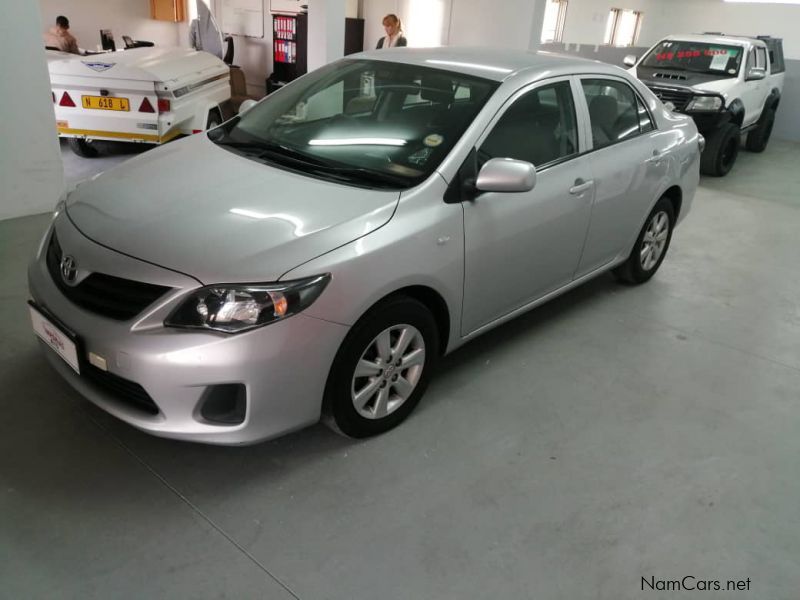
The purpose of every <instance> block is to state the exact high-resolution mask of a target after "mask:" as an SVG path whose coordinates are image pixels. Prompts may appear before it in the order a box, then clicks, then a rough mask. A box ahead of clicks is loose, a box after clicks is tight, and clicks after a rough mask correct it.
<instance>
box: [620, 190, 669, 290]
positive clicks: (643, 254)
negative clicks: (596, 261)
mask: <svg viewBox="0 0 800 600" xmlns="http://www.w3.org/2000/svg"><path fill="white" fill-rule="evenodd" d="M674 227H675V208H674V207H673V206H672V202H671V201H670V199H669V198H667V197H666V196H661V198H660V199H659V200H658V202H656V205H655V206H654V207H653V210H651V211H650V214H649V215H647V219H646V220H645V222H644V225H643V226H642V230H641V231H640V232H639V237H637V238H636V243H635V244H634V245H633V250H631V253H630V256H628V260H626V261H625V262H624V263H622V264H621V265H620V266H618V267H617V268H616V269H614V275H616V277H617V279H618V280H619V281H621V282H623V283H629V284H639V283H644V282H645V281H647V280H649V279H650V278H651V277H652V276H653V275H655V273H656V271H658V268H659V267H660V266H661V263H662V262H664V257H665V256H666V255H667V250H669V243H670V241H671V240H672V230H673V228H674Z"/></svg>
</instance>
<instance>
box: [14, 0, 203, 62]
mask: <svg viewBox="0 0 800 600" xmlns="http://www.w3.org/2000/svg"><path fill="white" fill-rule="evenodd" d="M27 1H28V0H26V2H27ZM190 1H194V0H190ZM39 7H40V10H41V13H42V24H41V31H42V32H44V31H46V30H47V29H49V28H50V27H52V26H53V25H55V23H56V17H57V16H58V15H64V16H65V17H67V18H68V19H69V26H70V31H71V32H72V35H74V36H75V37H76V38H77V39H78V45H79V46H80V47H81V48H85V49H87V50H96V49H97V45H98V44H99V43H100V30H101V29H110V30H111V31H112V33H113V34H114V40H115V41H116V43H117V47H121V46H122V45H123V42H122V36H123V35H129V36H131V37H132V38H133V39H141V40H148V41H151V42H154V43H155V44H157V45H159V46H177V45H178V44H179V40H178V25H176V24H175V23H170V22H168V21H156V20H153V19H151V18H150V3H149V2H148V1H147V0H69V1H68V2H64V1H63V0H39ZM4 18H7V17H5V16H4Z"/></svg>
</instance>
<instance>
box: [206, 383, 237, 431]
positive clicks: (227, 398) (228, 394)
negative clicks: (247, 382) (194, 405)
mask: <svg viewBox="0 0 800 600" xmlns="http://www.w3.org/2000/svg"><path fill="white" fill-rule="evenodd" d="M199 406H200V416H201V417H202V418H203V420H204V421H208V422H209V423H215V424H219V425H238V424H239V423H243V422H244V417H245V411H246V408H247V388H246V387H245V386H244V384H242V383H225V384H220V385H211V386H209V387H207V388H206V391H205V392H203V396H202V397H201V398H200V404H199Z"/></svg>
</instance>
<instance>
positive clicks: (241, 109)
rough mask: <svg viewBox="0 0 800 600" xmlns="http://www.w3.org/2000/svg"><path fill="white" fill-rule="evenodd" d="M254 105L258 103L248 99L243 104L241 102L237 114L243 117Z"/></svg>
mask: <svg viewBox="0 0 800 600" xmlns="http://www.w3.org/2000/svg"><path fill="white" fill-rule="evenodd" d="M256 104H258V102H257V101H256V100H253V99H252V98H248V99H247V100H245V101H244V102H242V103H241V104H240V105H239V114H240V115H243V114H244V113H246V112H247V111H248V110H250V109H251V108H253V107H254V106H255V105H256Z"/></svg>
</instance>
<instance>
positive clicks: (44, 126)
mask: <svg viewBox="0 0 800 600" xmlns="http://www.w3.org/2000/svg"><path fill="white" fill-rule="evenodd" d="M39 24H40V19H39V8H38V6H37V5H36V3H35V2H12V3H11V4H10V5H6V6H5V11H4V12H3V18H2V19H1V20H0V56H5V57H6V58H7V60H5V61H4V63H3V76H2V77H0V115H3V118H1V119H0V219H9V218H12V217H21V216H23V215H32V214H36V213H41V212H47V211H50V210H52V209H53V207H54V206H55V204H56V202H57V201H58V197H59V195H60V194H61V189H62V186H63V170H62V167H61V153H60V151H59V147H58V134H57V133H56V121H55V115H54V113H53V103H52V101H51V100H50V79H49V77H48V75H47V65H46V62H45V57H44V47H43V45H42V43H41V41H40V37H39V36H38V33H39Z"/></svg>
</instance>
